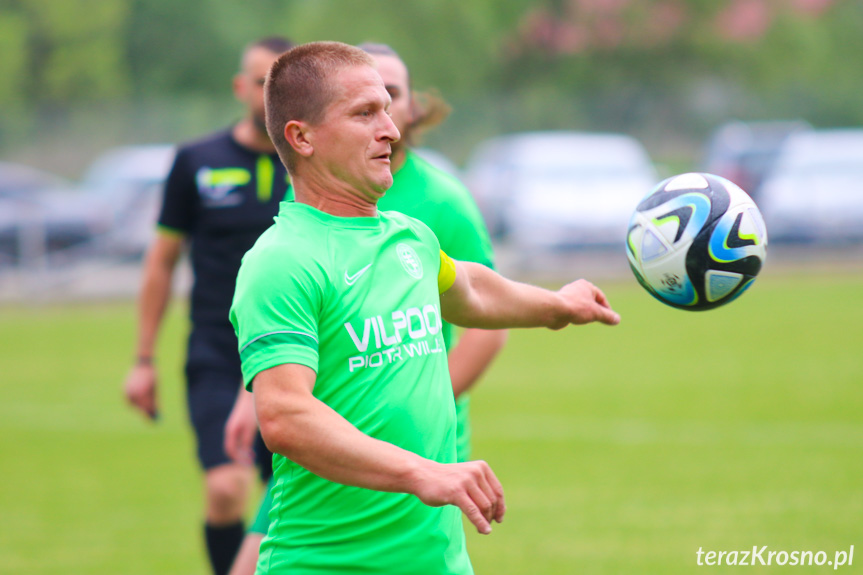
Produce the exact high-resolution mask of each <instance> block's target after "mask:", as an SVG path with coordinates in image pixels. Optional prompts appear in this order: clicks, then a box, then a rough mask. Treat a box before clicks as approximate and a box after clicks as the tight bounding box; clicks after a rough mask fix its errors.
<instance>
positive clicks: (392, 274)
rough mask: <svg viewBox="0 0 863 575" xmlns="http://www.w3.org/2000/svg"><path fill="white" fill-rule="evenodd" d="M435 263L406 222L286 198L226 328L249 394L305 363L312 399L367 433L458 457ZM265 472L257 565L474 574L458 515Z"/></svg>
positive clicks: (250, 257) (255, 252)
mask: <svg viewBox="0 0 863 575" xmlns="http://www.w3.org/2000/svg"><path fill="white" fill-rule="evenodd" d="M440 266H441V256H440V246H439V243H438V241H437V238H436V237H435V235H434V234H433V233H432V232H431V231H430V230H429V229H428V227H426V226H425V225H423V224H422V223H420V222H418V221H416V220H414V219H412V218H409V217H407V216H404V215H402V214H398V213H395V212H387V213H381V214H379V216H378V217H373V218H339V217H335V216H332V215H329V214H326V213H323V212H320V211H318V210H316V209H314V208H312V207H310V206H308V205H305V204H293V203H287V202H286V203H283V204H282V206H281V211H280V212H279V215H278V217H277V218H276V223H275V225H273V226H272V227H271V228H270V229H269V230H267V231H266V232H265V233H264V234H263V235H262V236H261V237H260V239H259V240H258V242H257V243H256V244H255V246H254V247H253V248H252V249H251V250H250V251H249V252H248V253H247V254H246V256H245V257H244V259H243V264H242V267H241V268H240V273H239V275H238V277H237V288H236V292H235V296H234V303H233V306H232V308H231V321H232V323H233V324H234V329H235V330H236V331H237V336H238V339H239V346H240V358H241V360H242V368H243V378H244V380H245V383H246V386H247V388H249V389H251V387H252V384H253V379H254V377H255V375H256V374H258V373H259V372H261V371H262V370H265V369H268V368H270V367H274V366H276V365H281V364H285V363H296V364H301V365H305V366H308V367H310V368H311V369H313V370H315V372H316V373H317V379H316V383H315V387H314V390H313V393H314V395H315V397H316V398H318V399H319V400H321V401H322V402H324V403H326V404H327V405H328V406H330V407H331V408H332V409H334V410H335V411H336V412H338V413H339V414H340V415H341V416H342V417H344V418H345V419H347V420H348V421H349V422H351V423H352V424H353V425H354V426H355V427H357V428H358V429H359V430H360V431H361V432H363V433H365V434H367V435H369V436H371V437H374V438H376V439H379V440H382V441H387V442H389V443H392V444H394V445H397V446H399V447H401V448H403V449H407V450H409V451H412V452H414V453H417V454H418V455H420V456H422V457H426V458H428V459H432V460H435V461H438V462H441V463H452V462H454V461H456V444H455V409H454V402H453V394H452V384H451V382H450V379H449V372H448V369H447V361H446V351H445V347H444V343H443V337H442V335H441V327H442V320H441V315H440V298H439V294H438V287H437V278H438V273H439V270H440ZM273 467H274V478H275V485H274V486H273V489H272V496H273V499H274V503H273V507H272V510H271V512H270V520H271V526H270V529H269V531H268V534H267V537H266V538H265V540H264V542H263V543H262V546H261V555H260V559H259V562H258V568H259V571H264V572H288V573H298V574H303V573H349V572H367V573H429V574H438V573H459V574H461V573H471V572H472V568H471V565H470V560H469V559H468V556H467V552H466V550H465V542H464V531H463V528H462V524H461V521H462V520H461V511H460V510H459V509H458V508H457V507H454V506H444V507H440V508H433V507H428V506H426V505H424V504H423V503H422V502H420V500H419V499H417V498H416V497H415V496H413V495H407V494H402V493H384V492H378V491H372V490H369V489H362V488H358V487H350V486H346V485H342V484H338V483H334V482H330V481H327V480H325V479H323V478H321V477H319V476H317V475H315V474H313V473H311V472H309V471H308V470H306V469H305V468H303V467H301V466H299V465H297V464H296V463H294V462H292V461H289V460H288V459H286V458H285V457H283V456H281V455H275V456H274V465H273Z"/></svg>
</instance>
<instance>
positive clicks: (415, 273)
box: [396, 244, 423, 279]
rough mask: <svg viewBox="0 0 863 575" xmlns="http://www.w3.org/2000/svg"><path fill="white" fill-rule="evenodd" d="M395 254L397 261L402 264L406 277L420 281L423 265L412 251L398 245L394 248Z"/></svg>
mask: <svg viewBox="0 0 863 575" xmlns="http://www.w3.org/2000/svg"><path fill="white" fill-rule="evenodd" d="M396 253H398V255H399V261H401V262H402V267H404V268H405V271H406V272H408V275H410V276H411V277H413V278H416V279H422V277H423V264H422V262H421V261H420V258H419V256H418V255H417V253H416V252H415V251H414V249H413V248H412V247H410V246H409V245H407V244H398V245H397V246H396Z"/></svg>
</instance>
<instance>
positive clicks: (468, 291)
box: [441, 262, 620, 329]
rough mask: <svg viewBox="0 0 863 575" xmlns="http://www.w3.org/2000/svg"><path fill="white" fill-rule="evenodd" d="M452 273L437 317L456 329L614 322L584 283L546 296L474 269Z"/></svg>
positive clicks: (459, 265)
mask: <svg viewBox="0 0 863 575" xmlns="http://www.w3.org/2000/svg"><path fill="white" fill-rule="evenodd" d="M456 269H457V272H456V280H455V283H454V284H453V286H452V287H451V288H450V289H449V290H447V291H446V292H444V293H443V294H441V313H442V315H443V317H444V319H446V320H447V321H449V322H451V323H454V324H456V325H460V326H463V327H475V328H482V329H502V328H523V327H547V328H550V329H561V328H563V327H565V326H567V325H570V324H585V323H590V322H593V321H598V322H601V323H605V324H608V325H616V324H618V323H619V322H620V316H619V315H617V313H615V312H614V311H613V310H612V309H611V307H610V306H609V304H608V300H607V299H606V298H605V294H603V293H602V291H600V290H599V289H598V288H597V287H596V286H594V285H593V284H591V283H590V282H588V281H585V280H577V281H574V282H572V283H569V284H567V285H565V286H563V287H562V288H561V289H560V290H558V291H550V290H547V289H543V288H540V287H537V286H532V285H529V284H524V283H520V282H516V281H512V280H509V279H506V278H504V277H503V276H501V275H499V274H497V273H496V272H494V271H492V270H490V269H488V268H486V267H485V266H482V265H479V264H473V263H469V262H456Z"/></svg>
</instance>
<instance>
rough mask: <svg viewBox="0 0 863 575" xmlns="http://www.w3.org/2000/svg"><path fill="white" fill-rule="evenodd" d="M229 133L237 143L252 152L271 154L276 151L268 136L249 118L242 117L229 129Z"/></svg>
mask: <svg viewBox="0 0 863 575" xmlns="http://www.w3.org/2000/svg"><path fill="white" fill-rule="evenodd" d="M231 135H232V136H234V139H235V140H236V141H237V143H238V144H240V145H241V146H243V147H244V148H248V149H250V150H252V151H253V152H260V153H262V154H272V153H273V152H275V151H276V148H275V146H273V142H271V141H270V136H269V135H267V133H266V132H264V131H262V130H261V129H260V128H258V127H257V126H256V125H255V123H254V122H253V121H252V120H251V118H244V119H242V120H240V121H239V122H237V123H236V124H235V125H234V128H233V129H232V130H231Z"/></svg>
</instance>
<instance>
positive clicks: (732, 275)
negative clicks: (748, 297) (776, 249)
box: [626, 173, 767, 311]
mask: <svg viewBox="0 0 863 575" xmlns="http://www.w3.org/2000/svg"><path fill="white" fill-rule="evenodd" d="M626 253H627V257H628V259H629V265H630V267H631V268H632V272H633V273H634V274H635V277H636V279H637V280H638V282H639V283H640V284H641V285H642V286H643V287H644V288H645V289H646V290H647V291H648V292H649V293H650V294H651V295H652V296H654V297H655V298H656V299H658V300H659V301H661V302H663V303H665V304H668V305H670V306H672V307H676V308H679V309H685V310H694V311H700V310H708V309H713V308H716V307H719V306H721V305H724V304H726V303H728V302H730V301H733V300H734V299H736V298H737V297H739V296H740V295H741V294H742V293H743V292H744V291H746V290H747V289H748V288H749V287H750V286H751V285H752V283H753V282H754V281H755V277H756V276H757V275H758V273H759V272H760V271H761V268H762V266H763V265H764V261H765V259H766V256H767V229H766V227H765V225H764V219H763V218H762V217H761V212H760V211H759V210H758V207H757V206H756V205H755V202H753V201H752V198H750V197H749V195H748V194H747V193H746V192H744V191H743V190H742V189H740V187H738V186H737V185H736V184H734V183H732V182H730V181H729V180H726V179H725V178H722V177H719V176H715V175H713V174H705V173H689V174H681V175H677V176H672V177H670V178H668V179H666V180H663V181H662V182H660V183H659V184H658V185H657V186H656V187H655V188H654V189H653V190H652V191H651V192H650V193H649V194H648V195H647V196H646V197H645V198H644V199H643V200H642V201H641V202H640V203H639V204H638V207H637V208H636V209H635V212H634V213H633V215H632V218H631V219H630V222H629V230H628V232H627V237H626Z"/></svg>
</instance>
